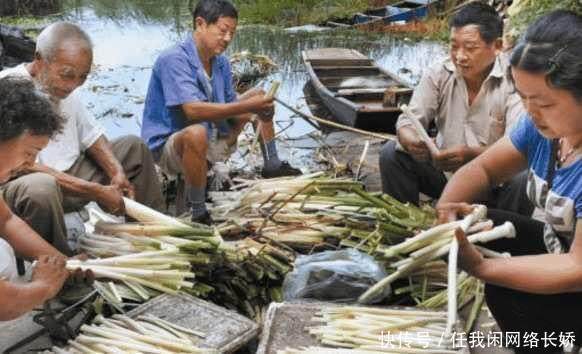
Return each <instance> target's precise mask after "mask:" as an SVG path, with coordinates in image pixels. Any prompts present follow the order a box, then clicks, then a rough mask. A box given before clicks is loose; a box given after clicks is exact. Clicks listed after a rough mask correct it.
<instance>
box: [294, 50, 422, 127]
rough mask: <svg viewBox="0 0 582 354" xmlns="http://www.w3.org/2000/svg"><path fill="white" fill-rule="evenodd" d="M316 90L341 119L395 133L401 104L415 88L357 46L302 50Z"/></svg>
mask: <svg viewBox="0 0 582 354" xmlns="http://www.w3.org/2000/svg"><path fill="white" fill-rule="evenodd" d="M302 57H303V62H304V64H305V67H306V69H307V72H308V74H309V77H310V79H311V83H312V85H313V88H314V89H315V92H316V93H317V95H318V96H319V98H320V99H321V101H322V103H323V104H324V105H325V106H326V107H327V109H328V110H329V111H330V113H331V114H332V116H333V119H334V120H336V121H337V122H338V123H341V124H344V125H348V126H352V127H357V128H361V129H366V130H370V131H383V132H390V133H394V130H395V129H394V127H395V123H396V120H397V119H398V116H399V115H400V112H401V111H400V109H399V108H398V107H399V106H400V105H401V104H403V103H407V102H408V100H409V99H410V96H411V94H412V88H411V87H410V86H409V85H407V84H406V83H404V82H403V81H402V80H400V79H399V78H398V77H396V76H395V75H394V74H392V73H390V72H388V71H386V70H384V69H382V68H380V67H379V66H378V65H376V64H375V63H374V61H373V60H372V59H370V58H368V57H366V56H365V55H363V54H362V53H360V52H358V51H356V50H354V49H345V48H320V49H312V50H305V51H303V52H302Z"/></svg>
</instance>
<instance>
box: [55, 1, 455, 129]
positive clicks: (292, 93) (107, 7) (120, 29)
mask: <svg viewBox="0 0 582 354" xmlns="http://www.w3.org/2000/svg"><path fill="white" fill-rule="evenodd" d="M65 4H66V6H67V7H66V10H65V16H64V17H65V19H67V20H70V21H73V22H76V23H78V24H79V25H81V26H82V27H83V28H84V29H85V30H87V32H88V33H89V34H90V36H91V38H92V39H93V41H94V45H95V69H94V70H93V72H92V74H91V76H90V77H89V79H88V80H87V82H86V83H85V85H84V86H83V87H82V88H81V91H82V95H83V96H84V98H85V100H86V102H88V103H89V105H90V107H89V108H90V110H91V112H92V113H93V114H94V115H95V116H96V117H97V118H98V119H99V120H100V121H101V123H102V124H103V125H105V127H106V129H107V132H108V135H109V136H110V137H117V136H120V135H123V134H139V129H140V122H141V114H142V110H143V98H144V96H145V93H146V90H147V84H148V80H149V76H150V71H151V66H152V64H153V62H154V60H155V58H156V57H157V56H158V54H159V53H160V52H161V51H162V50H164V49H165V48H167V47H169V46H171V45H172V44H173V43H176V42H177V41H180V40H182V39H183V38H185V37H186V36H188V35H190V32H189V31H190V30H189V27H190V22H191V20H190V18H189V12H188V1H187V0H173V1H166V2H164V4H163V5H162V4H160V2H159V1H154V0H149V1H144V0H142V1H137V0H134V1H130V0H126V1H115V0H91V1H81V0H69V1H66V2H65ZM319 47H347V48H354V49H357V50H358V51H360V52H362V53H363V54H365V55H368V56H370V57H372V58H373V59H375V60H377V61H378V62H379V64H380V65H382V66H383V67H385V68H387V69H389V70H391V71H393V72H401V73H402V74H403V78H404V79H405V80H406V81H409V82H411V83H415V81H416V80H418V78H419V77H420V75H421V74H422V70H423V69H424V68H426V67H428V66H429V65H430V64H431V63H433V62H434V61H435V60H439V59H441V58H442V57H443V56H444V55H445V48H444V47H443V46H442V45H441V44H438V43H433V42H409V41H405V40H401V39H394V38H390V37H387V36H382V35H367V34H363V33H360V32H353V31H337V30H336V31H321V32H320V31H317V32H305V31H293V32H291V31H285V30H282V29H276V28H272V27H266V26H240V27H239V30H238V31H237V35H236V37H235V40H234V41H233V43H232V44H231V46H230V47H229V49H228V51H227V54H228V53H235V52H238V51H242V50H249V51H251V52H254V53H260V54H266V55H268V56H269V57H271V58H272V59H273V60H274V61H275V62H276V63H277V64H278V65H279V71H278V72H276V73H275V74H273V75H271V76H270V77H268V78H267V81H268V80H279V81H281V82H282V85H281V88H280V89H279V93H278V96H279V98H281V99H283V100H285V101H286V102H288V103H291V104H292V105H300V106H303V107H302V110H304V111H308V110H307V108H306V107H305V103H304V100H303V92H302V88H303V86H304V84H305V82H306V81H307V74H306V73H305V71H304V69H303V67H302V63H301V51H302V50H304V49H310V48H319ZM276 119H277V120H278V121H286V120H288V119H289V112H288V111H286V110H285V109H284V108H282V107H281V108H278V109H277V114H276ZM282 125H284V126H286V125H287V123H282ZM311 129H312V128H311V127H310V126H309V125H307V124H306V123H304V122H302V121H297V122H296V124H294V125H293V126H292V127H291V128H290V129H288V130H287V134H288V135H290V136H297V135H302V134H304V133H306V132H308V131H310V130H311Z"/></svg>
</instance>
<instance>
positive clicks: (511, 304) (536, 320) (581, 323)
mask: <svg viewBox="0 0 582 354" xmlns="http://www.w3.org/2000/svg"><path fill="white" fill-rule="evenodd" d="M488 216H489V218H490V219H492V220H493V221H494V222H495V224H496V225H498V224H502V223H504V222H505V221H511V222H512V223H513V225H514V226H515V228H516V234H517V237H516V238H515V239H501V240H497V241H493V242H489V243H487V244H485V245H484V246H485V247H487V248H489V249H492V250H495V251H498V252H510V253H511V255H512V256H522V255H535V254H543V253H547V250H546V247H545V244H544V242H543V228H544V224H543V223H542V222H539V221H537V220H533V219H531V218H529V217H525V216H522V215H518V214H515V213H512V212H507V211H502V210H490V211H489V215H488ZM485 299H486V301H487V305H488V306H489V309H490V310H491V312H492V313H493V316H494V317H495V320H496V321H497V323H498V324H499V326H500V328H501V330H502V331H503V332H505V333H508V332H516V333H517V332H519V333H520V337H521V338H520V341H521V342H520V343H521V345H520V346H519V347H514V349H515V352H516V353H560V352H561V351H562V349H563V348H561V347H559V346H560V341H559V336H560V333H562V334H564V335H566V333H568V332H572V333H573V337H574V338H575V339H576V341H575V342H576V344H578V345H579V344H580V343H582V293H564V294H555V295H539V294H531V293H526V292H522V291H517V290H513V289H509V288H504V287H500V286H495V285H491V284H486V286H485ZM525 333H527V334H530V333H537V338H538V339H539V340H540V341H539V342H538V347H537V348H536V347H533V346H531V345H530V346H527V347H526V346H524V341H523V340H524V335H525ZM544 334H546V337H548V338H552V339H555V341H554V343H556V345H557V346H553V345H550V346H549V347H547V348H544V342H543V341H542V338H543V337H544ZM547 343H548V344H550V341H548V342H547ZM504 344H505V343H504Z"/></svg>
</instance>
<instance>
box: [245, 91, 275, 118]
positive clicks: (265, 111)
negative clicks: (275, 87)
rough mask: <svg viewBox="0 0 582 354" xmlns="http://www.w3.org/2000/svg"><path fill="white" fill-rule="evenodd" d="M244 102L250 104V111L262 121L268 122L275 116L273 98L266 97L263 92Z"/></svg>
mask: <svg viewBox="0 0 582 354" xmlns="http://www.w3.org/2000/svg"><path fill="white" fill-rule="evenodd" d="M246 101H248V103H250V104H251V109H250V111H251V112H253V113H255V114H257V115H258V116H259V119H261V120H262V121H265V120H270V119H272V118H273V115H274V114H275V105H274V104H273V97H267V96H266V95H265V93H264V92H262V94H261V95H254V96H252V97H250V98H248V99H247V100H246Z"/></svg>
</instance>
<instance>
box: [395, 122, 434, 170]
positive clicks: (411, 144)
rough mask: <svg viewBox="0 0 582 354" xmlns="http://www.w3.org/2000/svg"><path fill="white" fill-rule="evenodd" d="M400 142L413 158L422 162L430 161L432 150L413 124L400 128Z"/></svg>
mask: <svg viewBox="0 0 582 354" xmlns="http://www.w3.org/2000/svg"><path fill="white" fill-rule="evenodd" d="M397 134H398V142H399V143H400V145H402V147H403V148H404V150H406V152H408V154H409V155H410V156H412V158H413V159H415V160H416V161H420V162H426V161H430V158H431V156H430V151H429V150H428V147H427V146H426V144H425V143H424V142H423V141H422V140H421V139H420V137H419V136H418V134H417V133H416V131H415V130H414V128H413V127H412V126H405V127H402V128H400V129H398V132H397Z"/></svg>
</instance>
